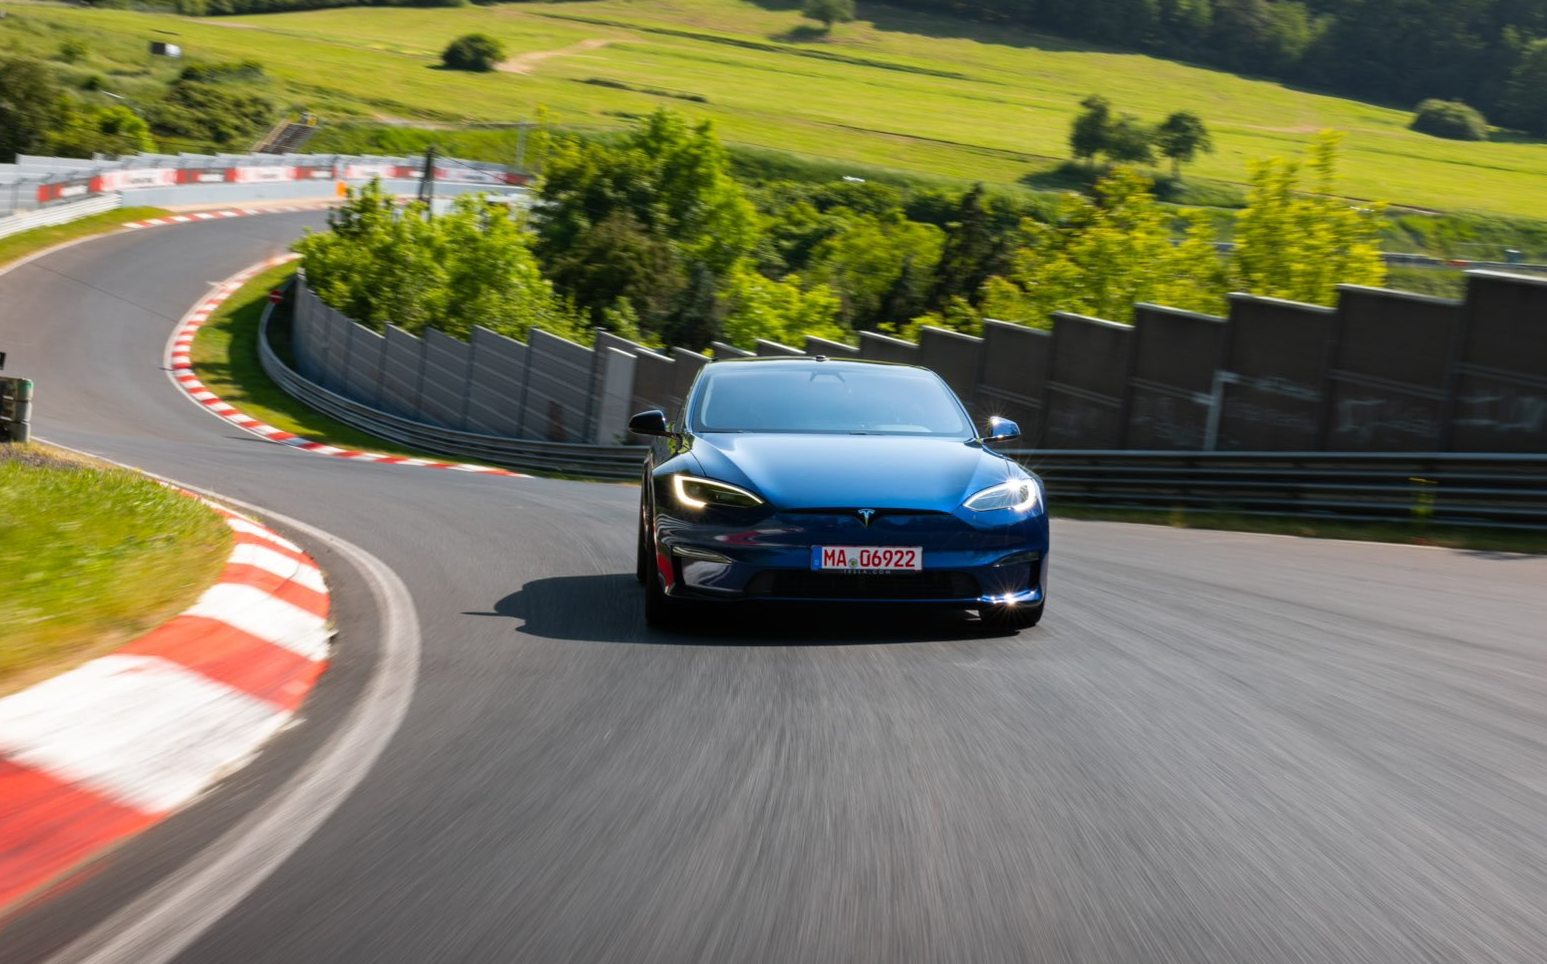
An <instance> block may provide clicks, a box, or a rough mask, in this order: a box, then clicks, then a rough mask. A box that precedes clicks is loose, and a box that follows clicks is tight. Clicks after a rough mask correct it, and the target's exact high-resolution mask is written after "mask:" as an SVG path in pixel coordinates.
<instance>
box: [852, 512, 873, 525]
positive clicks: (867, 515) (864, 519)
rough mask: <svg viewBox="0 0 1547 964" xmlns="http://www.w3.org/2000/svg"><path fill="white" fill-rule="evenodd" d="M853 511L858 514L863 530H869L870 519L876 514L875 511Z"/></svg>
mask: <svg viewBox="0 0 1547 964" xmlns="http://www.w3.org/2000/svg"><path fill="white" fill-rule="evenodd" d="M855 511H856V512H858V513H859V521H860V522H861V523H862V524H863V525H864V526H865V528H867V529H868V528H870V519H871V517H872V516H874V515H875V514H876V510H874V509H856V510H855Z"/></svg>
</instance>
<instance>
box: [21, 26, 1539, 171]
mask: <svg viewBox="0 0 1547 964" xmlns="http://www.w3.org/2000/svg"><path fill="white" fill-rule="evenodd" d="M1499 113H1500V115H1501V116H1502V117H1503V118H1504V120H1505V121H1506V122H1507V123H1508V124H1510V125H1511V126H1513V127H1518V128H1520V129H1521V130H1523V131H1526V132H1527V133H1530V134H1535V135H1537V136H1538V137H1547V38H1543V39H1541V40H1537V41H1534V42H1532V43H1530V44H1527V45H1526V47H1525V49H1524V50H1522V51H1521V54H1520V60H1519V62H1518V63H1516V65H1515V68H1514V70H1513V71H1511V72H1510V75H1509V83H1508V85H1507V86H1506V87H1505V90H1504V98H1503V102H1502V103H1501V104H1500V111H1499ZM3 153H4V152H3V151H0V154H3Z"/></svg>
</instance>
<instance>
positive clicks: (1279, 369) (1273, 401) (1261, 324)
mask: <svg viewBox="0 0 1547 964" xmlns="http://www.w3.org/2000/svg"><path fill="white" fill-rule="evenodd" d="M1336 323H1337V313H1336V312H1335V311H1333V310H1332V309H1331V308H1321V307H1317V306H1315V305H1302V304H1298V303H1296V302H1293V301H1280V300H1278V299H1276V298H1255V297H1252V296H1250V295H1232V296H1231V297H1230V338H1229V347H1228V348H1227V349H1226V351H1225V368H1224V371H1223V373H1222V377H1223V379H1224V384H1223V386H1222V391H1221V396H1222V397H1221V404H1220V414H1219V435H1218V441H1217V445H1216V447H1217V448H1219V449H1221V450H1225V451H1242V452H1310V451H1314V450H1316V449H1318V448H1320V447H1321V435H1322V419H1323V416H1324V414H1325V410H1326V397H1327V392H1326V387H1327V367H1328V364H1327V363H1328V355H1329V353H1330V351H1331V349H1332V336H1333V333H1334V331H1335V330H1336Z"/></svg>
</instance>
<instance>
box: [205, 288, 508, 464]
mask: <svg viewBox="0 0 1547 964" xmlns="http://www.w3.org/2000/svg"><path fill="white" fill-rule="evenodd" d="M295 272H296V266H295V265H294V264H285V265H280V266H279V267H277V268H271V269H270V270H268V271H265V272H263V273H262V274H258V275H255V276H253V278H252V279H251V280H250V281H248V282H247V283H246V284H244V285H243V286H242V287H241V288H239V289H237V291H236V293H235V294H233V295H232V296H231V297H230V298H228V299H226V302H225V304H223V305H221V306H220V308H219V309H218V310H217V311H216V312H215V313H214V314H212V315H211V316H210V319H209V321H207V322H205V324H204V326H203V327H202V328H200V329H199V333H198V334H197V335H196V336H195V337H194V340H193V351H192V352H191V353H190V356H189V357H190V358H191V359H192V360H193V369H194V371H195V372H196V373H198V376H199V380H200V381H202V382H203V383H204V386H205V388H207V389H209V390H210V391H212V392H214V393H215V394H216V395H219V396H220V397H221V398H222V399H224V400H225V401H226V402H228V403H230V404H231V405H234V406H236V407H237V408H238V409H240V410H241V411H242V412H245V413H246V414H248V415H251V416H252V417H253V418H256V419H258V420H259V421H263V422H267V423H268V424H270V425H272V426H274V427H275V428H278V429H283V430H284V431H286V432H290V433H293V434H295V435H299V436H301V437H302V438H306V439H312V440H315V441H318V442H326V443H328V444H329V445H337V446H339V447H340V448H350V449H363V450H365V451H368V452H382V453H385V454H387V455H403V456H407V457H409V458H416V459H435V460H437V461H447V460H450V461H458V462H469V463H471V464H474V465H478V464H492V463H479V462H476V461H474V460H471V459H464V458H461V457H460V456H448V455H446V454H445V453H436V452H428V451H425V450H422V449H413V448H408V447H406V446H403V445H399V444H397V443H395V442H390V441H387V440H386V439H382V438H378V437H377V436H375V435H371V434H369V433H366V432H362V431H360V430H359V429H357V428H354V427H353V426H350V425H346V424H344V423H343V422H340V421H339V420H338V419H335V418H330V417H328V416H327V415H324V414H322V413H321V412H319V411H317V410H316V409H313V408H310V407H308V406H307V405H305V404H304V403H302V402H299V401H297V400H296V399H294V398H292V397H290V396H289V395H287V394H286V393H285V391H284V389H282V388H280V387H279V386H278V385H276V384H274V381H273V380H272V379H271V378H269V376H268V375H267V374H266V373H265V372H264V371H263V365H262V363H261V362H259V360H258V323H259V321H260V320H261V319H262V318H263V309H264V307H265V306H266V305H267V304H268V293H269V292H270V291H272V290H273V289H275V288H278V287H280V286H281V285H283V284H285V283H286V282H288V281H289V280H290V278H291V277H293V276H294V275H295ZM289 311H290V302H289V301H288V300H287V301H286V302H284V303H283V304H281V305H280V306H279V307H278V308H277V309H276V314H275V322H276V327H277V328H278V329H280V330H284V327H285V326H284V323H285V322H287V321H288V320H289V319H288V312H289ZM275 349H276V350H277V351H278V352H279V355H280V357H281V358H283V357H285V356H286V354H287V350H286V342H285V341H284V340H283V339H282V338H279V337H276V339H275Z"/></svg>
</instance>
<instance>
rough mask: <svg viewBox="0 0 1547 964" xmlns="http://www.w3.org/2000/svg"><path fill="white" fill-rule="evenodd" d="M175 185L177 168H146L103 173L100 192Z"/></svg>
mask: <svg viewBox="0 0 1547 964" xmlns="http://www.w3.org/2000/svg"><path fill="white" fill-rule="evenodd" d="M176 183H177V168H175V167H147V168H141V169H139V170H129V171H104V172H103V173H102V190H104V191H132V190H134V189H135V188H141V187H171V186H172V185H174V184H176Z"/></svg>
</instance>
